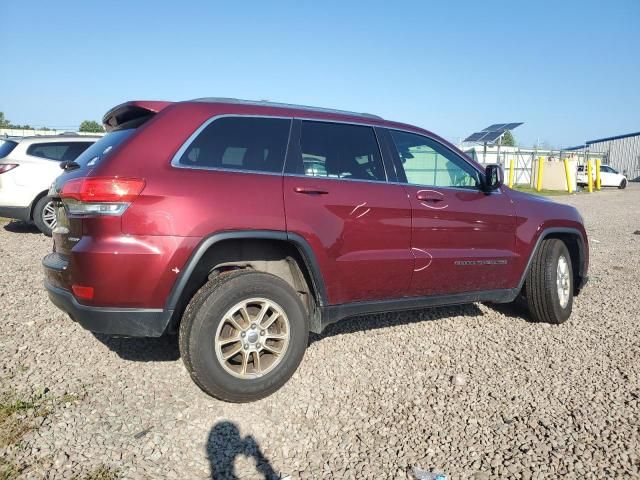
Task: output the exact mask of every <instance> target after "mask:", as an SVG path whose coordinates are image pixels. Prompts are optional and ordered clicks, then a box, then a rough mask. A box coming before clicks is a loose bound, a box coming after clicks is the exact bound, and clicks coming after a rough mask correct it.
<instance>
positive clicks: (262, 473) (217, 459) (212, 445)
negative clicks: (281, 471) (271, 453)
mask: <svg viewBox="0 0 640 480" xmlns="http://www.w3.org/2000/svg"><path fill="white" fill-rule="evenodd" d="M240 455H242V456H245V457H250V458H253V460H254V461H255V465H256V469H257V471H258V475H257V476H252V477H251V478H260V479H265V480H274V479H279V478H280V475H278V474H277V473H276V472H275V470H274V469H273V467H272V466H271V463H270V462H269V460H268V459H267V458H266V457H265V456H264V454H263V453H262V450H260V446H259V445H258V442H256V440H255V438H253V437H252V436H251V435H247V436H245V437H241V436H240V430H239V429H238V426H237V425H236V424H235V423H232V422H227V421H223V422H218V423H216V424H215V425H214V426H213V428H212V429H211V431H210V432H209V438H208V440H207V458H208V460H209V466H210V469H211V478H212V479H215V480H218V479H221V480H227V479H229V480H236V479H239V478H242V477H241V476H239V475H238V474H237V473H236V469H235V460H236V457H238V456H240ZM243 477H244V475H243Z"/></svg>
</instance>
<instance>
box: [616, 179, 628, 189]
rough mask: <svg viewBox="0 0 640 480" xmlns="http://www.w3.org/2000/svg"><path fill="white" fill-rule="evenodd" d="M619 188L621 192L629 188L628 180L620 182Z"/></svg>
mask: <svg viewBox="0 0 640 480" xmlns="http://www.w3.org/2000/svg"><path fill="white" fill-rule="evenodd" d="M618 188H619V189H620V190H624V189H625V188H627V179H626V178H623V179H622V181H621V182H620V185H618Z"/></svg>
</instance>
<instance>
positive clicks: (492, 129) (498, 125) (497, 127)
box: [482, 123, 509, 132]
mask: <svg viewBox="0 0 640 480" xmlns="http://www.w3.org/2000/svg"><path fill="white" fill-rule="evenodd" d="M505 125H509V124H508V123H495V124H493V125H490V126H488V127H487V128H483V129H482V131H483V132H497V131H498V130H502V129H503V128H504V126H505Z"/></svg>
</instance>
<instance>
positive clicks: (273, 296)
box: [190, 273, 308, 401]
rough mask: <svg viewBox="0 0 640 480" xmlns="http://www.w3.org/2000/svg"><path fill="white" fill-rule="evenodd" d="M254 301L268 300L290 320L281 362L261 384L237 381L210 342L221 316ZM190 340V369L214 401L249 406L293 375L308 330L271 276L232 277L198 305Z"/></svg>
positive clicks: (300, 310) (287, 291) (295, 303)
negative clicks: (224, 400) (249, 402)
mask: <svg viewBox="0 0 640 480" xmlns="http://www.w3.org/2000/svg"><path fill="white" fill-rule="evenodd" d="M255 297H264V298H267V299H269V300H272V301H274V302H275V303H277V304H278V305H280V306H281V307H282V309H283V310H284V312H285V313H286V315H287V318H288V319H289V328H290V334H291V336H290V338H289V344H288V347H287V351H286V353H285V356H284V358H283V359H282V361H281V362H280V363H279V364H278V365H277V366H276V367H275V368H274V369H273V370H272V371H270V372H269V373H267V374H265V375H264V376H262V377H259V378H255V379H241V378H237V377H234V376H233V375H231V374H229V373H228V372H227V371H226V370H225V369H224V368H223V366H222V365H221V364H220V362H219V360H218V358H217V356H216V352H215V343H214V342H215V340H214V339H215V337H216V333H217V329H218V326H219V324H220V322H221V321H222V317H223V315H224V314H225V313H226V312H227V311H228V310H229V309H230V308H231V307H233V306H234V305H236V304H237V303H239V302H242V301H243V300H247V299H250V298H255ZM190 336H191V341H190V346H191V348H192V352H191V358H192V362H193V369H194V372H195V374H196V375H197V377H198V380H199V382H200V384H201V386H202V387H204V389H205V390H206V391H208V392H211V393H214V395H215V396H218V397H222V398H225V399H228V400H232V401H249V400H252V399H254V398H261V397H264V396H266V395H268V394H270V393H272V392H273V391H275V390H277V389H278V388H280V386H282V385H283V384H284V383H285V382H286V381H287V380H288V379H289V378H290V377H291V375H292V374H293V373H294V372H295V370H296V368H297V367H298V364H299V363H300V361H301V360H302V357H303V356H304V352H305V349H306V346H307V341H308V324H307V319H306V314H305V313H304V307H303V306H302V303H301V302H300V300H299V299H298V298H297V295H296V293H295V292H294V291H293V289H291V287H289V285H288V284H286V283H285V282H284V281H282V280H281V279H280V278H278V277H275V276H273V275H269V274H262V273H254V274H244V275H237V276H232V277H230V278H229V279H228V280H227V281H225V282H223V283H222V284H221V285H220V286H219V287H218V288H217V289H215V290H214V291H213V292H212V293H211V294H210V295H209V297H208V298H207V299H206V300H205V301H204V302H203V303H202V305H201V306H200V308H199V309H198V312H197V313H196V315H195V319H194V323H193V326H192V332H191V334H190Z"/></svg>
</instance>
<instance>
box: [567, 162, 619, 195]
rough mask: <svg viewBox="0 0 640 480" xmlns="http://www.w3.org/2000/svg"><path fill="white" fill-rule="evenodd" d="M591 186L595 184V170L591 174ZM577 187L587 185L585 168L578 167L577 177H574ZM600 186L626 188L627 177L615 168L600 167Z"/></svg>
mask: <svg viewBox="0 0 640 480" xmlns="http://www.w3.org/2000/svg"><path fill="white" fill-rule="evenodd" d="M591 178H592V179H593V184H594V185H595V183H596V172H595V168H594V169H593V171H592V173H591ZM576 181H577V183H578V185H586V184H587V167H586V166H585V165H578V175H577V176H576ZM600 185H601V186H603V187H618V188H620V189H623V188H627V177H626V176H624V175H623V174H621V173H619V172H618V171H617V170H616V169H615V168H613V167H611V166H609V165H600Z"/></svg>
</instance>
